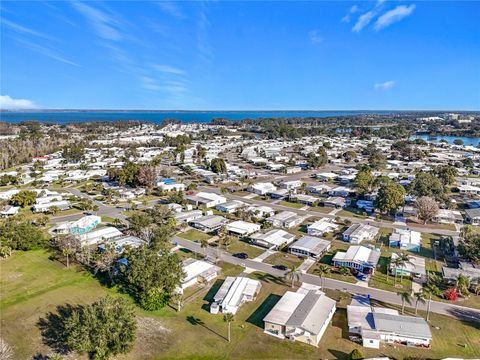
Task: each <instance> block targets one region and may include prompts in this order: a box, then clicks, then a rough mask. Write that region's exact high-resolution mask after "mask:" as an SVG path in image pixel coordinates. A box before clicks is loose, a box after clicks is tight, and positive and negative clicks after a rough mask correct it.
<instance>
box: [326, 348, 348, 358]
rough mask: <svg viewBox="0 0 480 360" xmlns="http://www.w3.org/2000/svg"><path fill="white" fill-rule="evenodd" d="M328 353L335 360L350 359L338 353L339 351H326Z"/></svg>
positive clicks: (340, 352) (345, 354)
mask: <svg viewBox="0 0 480 360" xmlns="http://www.w3.org/2000/svg"><path fill="white" fill-rule="evenodd" d="M328 352H329V353H330V354H332V355H333V356H334V358H335V359H337V360H348V359H350V354H348V353H346V352H343V351H339V350H334V349H328Z"/></svg>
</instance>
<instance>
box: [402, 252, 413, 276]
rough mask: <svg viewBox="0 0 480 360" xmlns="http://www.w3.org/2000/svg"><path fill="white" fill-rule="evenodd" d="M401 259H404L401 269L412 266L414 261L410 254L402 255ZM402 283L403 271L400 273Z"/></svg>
mask: <svg viewBox="0 0 480 360" xmlns="http://www.w3.org/2000/svg"><path fill="white" fill-rule="evenodd" d="M399 258H400V259H402V262H403V264H402V265H401V267H404V266H405V265H407V264H410V265H412V260H411V258H410V256H409V255H408V254H405V253H402V254H400V256H399ZM402 282H403V271H402V272H401V273H400V283H402Z"/></svg>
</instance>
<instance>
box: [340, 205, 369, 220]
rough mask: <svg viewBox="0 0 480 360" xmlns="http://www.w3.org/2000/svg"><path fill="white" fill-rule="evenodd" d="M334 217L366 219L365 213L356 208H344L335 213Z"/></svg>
mask: <svg viewBox="0 0 480 360" xmlns="http://www.w3.org/2000/svg"><path fill="white" fill-rule="evenodd" d="M336 215H338V216H344V217H353V218H359V219H366V218H367V217H368V216H367V215H365V212H364V211H363V210H361V209H357V208H345V209H342V210H340V211H339V212H337V214H336Z"/></svg>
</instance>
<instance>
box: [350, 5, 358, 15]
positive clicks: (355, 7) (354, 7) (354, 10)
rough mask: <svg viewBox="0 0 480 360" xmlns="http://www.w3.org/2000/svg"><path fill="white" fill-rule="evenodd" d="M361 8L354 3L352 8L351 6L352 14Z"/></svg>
mask: <svg viewBox="0 0 480 360" xmlns="http://www.w3.org/2000/svg"><path fill="white" fill-rule="evenodd" d="M359 10H360V9H359V8H358V6H357V5H353V6H352V7H351V8H350V13H351V14H355V13H356V12H358V11H359Z"/></svg>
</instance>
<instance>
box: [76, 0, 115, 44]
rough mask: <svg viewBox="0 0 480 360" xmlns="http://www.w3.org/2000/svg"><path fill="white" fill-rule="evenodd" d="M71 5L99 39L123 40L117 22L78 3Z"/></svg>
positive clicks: (92, 8)
mask: <svg viewBox="0 0 480 360" xmlns="http://www.w3.org/2000/svg"><path fill="white" fill-rule="evenodd" d="M72 4H73V6H74V7H75V9H76V10H77V11H78V12H79V13H80V14H82V15H83V16H84V17H85V18H86V19H87V20H88V21H89V22H90V24H91V25H92V27H93V29H94V30H95V32H96V34H97V35H98V36H99V37H101V38H103V39H106V40H111V41H120V40H122V39H123V36H122V34H121V33H120V31H119V30H118V21H117V20H115V19H114V18H113V17H111V16H110V15H108V14H107V13H105V12H103V11H101V10H98V9H96V8H94V7H92V6H89V5H86V4H84V3H81V2H79V1H74V2H72Z"/></svg>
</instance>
